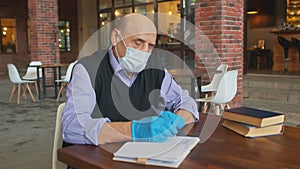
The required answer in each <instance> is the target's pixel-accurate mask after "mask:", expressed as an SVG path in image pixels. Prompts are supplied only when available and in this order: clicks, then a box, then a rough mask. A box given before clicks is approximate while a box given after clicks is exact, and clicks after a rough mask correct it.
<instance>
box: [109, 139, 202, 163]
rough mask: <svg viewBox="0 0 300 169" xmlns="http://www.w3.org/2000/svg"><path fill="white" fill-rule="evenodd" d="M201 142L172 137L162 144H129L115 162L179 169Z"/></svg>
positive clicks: (125, 145) (116, 156)
mask: <svg viewBox="0 0 300 169" xmlns="http://www.w3.org/2000/svg"><path fill="white" fill-rule="evenodd" d="M199 141H200V139H199V138H198V137H181V136H176V137H170V138H168V139H167V140H166V141H164V142H162V143H157V142H127V143H125V144H124V145H123V146H122V147H121V148H120V149H119V150H118V151H117V152H116V153H114V157H113V160H117V161H124V162H132V163H140V164H145V165H157V166H165V167H173V168H177V167H178V166H179V165H180V164H181V162H182V161H183V160H184V159H185V157H186V156H187V155H188V154H189V153H190V151H191V150H192V149H193V148H194V147H195V146H196V145H197V143H198V142H199Z"/></svg>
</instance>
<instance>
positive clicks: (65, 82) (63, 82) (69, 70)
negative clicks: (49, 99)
mask: <svg viewBox="0 0 300 169" xmlns="http://www.w3.org/2000/svg"><path fill="white" fill-rule="evenodd" d="M76 63H77V60H76V61H74V62H72V63H70V65H69V66H68V68H67V72H66V75H65V76H64V78H63V79H60V80H55V82H57V83H61V85H60V88H59V91H58V94H57V98H56V101H57V102H58V100H59V98H60V95H61V94H62V92H63V91H64V90H65V89H66V87H67V85H68V84H69V82H70V80H71V75H72V70H73V67H74V65H75V64H76Z"/></svg>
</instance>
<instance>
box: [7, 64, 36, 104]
mask: <svg viewBox="0 0 300 169" xmlns="http://www.w3.org/2000/svg"><path fill="white" fill-rule="evenodd" d="M7 68H8V76H9V79H10V81H11V82H12V83H13V84H14V86H13V88H12V90H11V93H10V96H9V103H11V101H12V97H13V95H14V93H15V90H16V88H18V99H17V104H19V103H20V93H21V86H22V88H23V97H24V99H25V100H26V99H27V98H26V89H27V90H28V92H29V94H30V96H31V99H32V101H33V102H35V99H34V97H33V95H32V92H31V90H30V87H29V85H28V84H29V83H33V81H28V80H22V79H21V78H20V75H19V72H18V69H17V68H16V66H15V65H14V64H7Z"/></svg>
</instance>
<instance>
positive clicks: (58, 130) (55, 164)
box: [52, 103, 67, 169]
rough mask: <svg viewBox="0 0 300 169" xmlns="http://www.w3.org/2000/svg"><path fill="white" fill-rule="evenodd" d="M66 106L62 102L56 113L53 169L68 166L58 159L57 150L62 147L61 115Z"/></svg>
mask: <svg viewBox="0 0 300 169" xmlns="http://www.w3.org/2000/svg"><path fill="white" fill-rule="evenodd" d="M64 108H65V103H61V104H60V105H59V106H58V109H57V114H56V124H55V133H54V143H53V152H52V169H57V168H58V166H59V168H67V166H66V165H65V164H63V163H61V162H59V161H58V159H57V150H58V149H60V148H61V147H62V142H63V141H62V136H61V117H62V112H63V110H64Z"/></svg>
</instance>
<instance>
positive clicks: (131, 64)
mask: <svg viewBox="0 0 300 169" xmlns="http://www.w3.org/2000/svg"><path fill="white" fill-rule="evenodd" d="M120 36H121V39H122V41H123V43H124V45H125V47H126V54H125V56H124V57H122V58H120V57H119V54H118V51H117V49H116V53H117V55H118V60H119V64H120V66H121V67H122V68H123V69H125V70H126V71H127V72H132V73H139V72H141V71H142V70H144V69H145V67H146V65H147V61H148V59H149V57H150V55H151V53H150V52H144V51H141V50H138V49H134V48H131V47H128V46H127V45H126V43H125V41H124V39H123V37H122V35H121V34H120Z"/></svg>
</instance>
